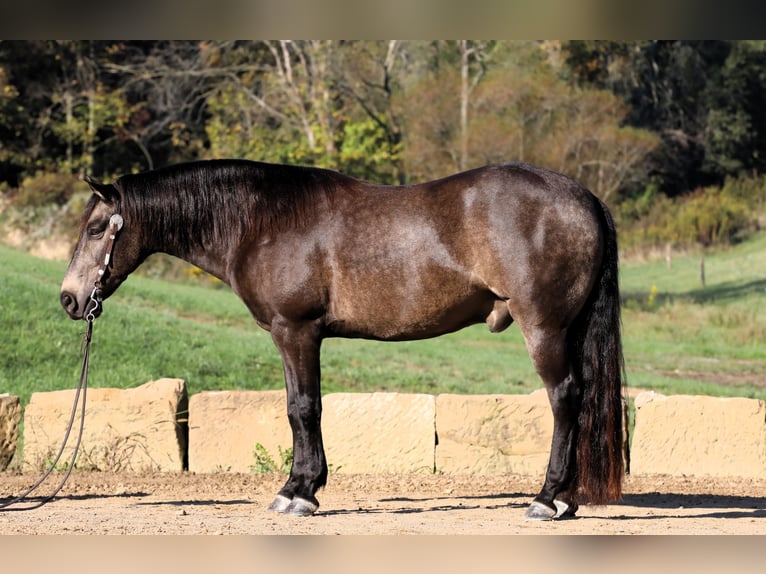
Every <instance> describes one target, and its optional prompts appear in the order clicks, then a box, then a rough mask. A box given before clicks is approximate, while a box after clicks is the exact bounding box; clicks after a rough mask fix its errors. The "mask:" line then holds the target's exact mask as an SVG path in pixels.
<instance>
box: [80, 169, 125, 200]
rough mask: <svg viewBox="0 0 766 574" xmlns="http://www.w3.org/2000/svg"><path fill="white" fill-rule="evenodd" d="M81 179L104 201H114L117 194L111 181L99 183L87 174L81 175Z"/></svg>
mask: <svg viewBox="0 0 766 574" xmlns="http://www.w3.org/2000/svg"><path fill="white" fill-rule="evenodd" d="M82 180H83V181H84V182H85V183H87V184H88V185H89V186H90V189H91V190H92V191H93V193H95V194H96V195H97V196H98V197H100V198H101V199H102V200H103V201H105V202H106V203H114V202H115V200H116V199H117V198H118V196H119V194H118V193H117V190H116V189H115V187H114V185H112V184H111V183H101V182H100V181H98V180H96V179H93V178H92V177H90V176H89V175H83V176H82Z"/></svg>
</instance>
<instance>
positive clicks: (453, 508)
mask: <svg viewBox="0 0 766 574" xmlns="http://www.w3.org/2000/svg"><path fill="white" fill-rule="evenodd" d="M36 478H37V476H36V475H33V474H31V473H27V474H19V473H12V472H4V473H0V501H2V500H3V499H7V498H9V497H10V496H11V495H13V494H17V493H19V492H21V491H23V490H24V489H25V488H26V487H27V486H29V485H30V484H32V483H33V482H34V481H35V479H36ZM54 478H56V477H54ZM283 480H284V477H281V476H274V475H254V474H223V473H222V474H194V473H182V474H151V475H137V474H127V473H122V474H111V473H102V472H84V471H83V472H80V471H78V472H75V473H73V474H72V476H71V477H70V480H69V482H68V483H67V485H66V486H65V487H64V489H63V490H62V492H61V493H60V494H59V496H58V497H57V498H56V499H55V500H54V501H53V502H51V503H49V504H47V505H45V506H43V507H42V508H39V509H35V510H31V511H28V512H0V534H2V535H6V534H142V535H143V534H257V535H270V534H365V535H366V534H384V535H406V534H438V535H443V534H447V535H457V534H460V535H463V534H474V535H475V534H535V535H542V534H545V535H549V534H554V535H564V534H766V478H764V479H763V480H746V479H735V478H732V479H710V478H705V479H700V478H691V477H684V478H677V477H669V476H653V477H628V478H627V479H626V485H625V489H624V490H625V495H624V500H623V501H622V502H621V503H619V504H614V505H608V506H601V507H598V506H596V507H594V506H582V507H581V508H580V510H579V511H578V515H577V517H576V518H575V519H572V520H564V521H556V522H553V523H550V522H549V523H536V522H526V521H525V520H524V511H525V509H526V506H527V504H529V502H530V501H531V499H532V497H533V496H534V494H535V492H536V491H537V489H538V488H539V486H540V485H539V483H538V482H537V481H533V480H530V479H529V478H521V477H501V476H462V475H447V474H435V475H395V476H379V475H376V476H372V475H345V474H333V475H330V480H329V484H328V486H327V488H325V489H324V490H323V491H320V493H319V500H320V503H321V507H320V509H319V511H318V512H317V514H316V515H315V516H313V517H310V518H296V517H291V516H283V515H278V514H274V513H272V512H268V511H267V510H266V507H267V506H268V504H269V503H270V502H271V499H272V498H273V496H274V494H275V493H276V492H277V490H278V489H279V487H280V486H281V484H282V482H283ZM52 484H53V483H51V488H52ZM41 494H42V493H41Z"/></svg>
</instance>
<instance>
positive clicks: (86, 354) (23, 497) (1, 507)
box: [0, 288, 96, 512]
mask: <svg viewBox="0 0 766 574" xmlns="http://www.w3.org/2000/svg"><path fill="white" fill-rule="evenodd" d="M95 296H96V289H95V288H94V290H93V293H92V294H91V299H92V300H94V301H95V300H96V299H95ZM94 318H95V317H94V316H93V312H91V313H90V314H89V315H88V317H87V319H86V320H87V321H88V326H87V329H86V331H85V337H84V339H83V347H84V349H83V358H82V370H81V371H80V382H79V383H78V385H77V392H76V393H75V396H74V404H73V405H72V413H71V415H70V416H69V424H68V425H67V429H66V433H65V434H64V440H63V442H62V443H61V448H59V452H58V454H57V455H56V458H55V460H54V461H53V462H52V463H51V465H50V468H48V470H47V471H46V472H45V473H44V474H43V475H42V476H41V477H40V478H38V479H37V482H35V483H34V484H33V485H32V486H30V487H29V488H28V489H27V490H26V491H25V492H23V493H22V494H20V495H18V496H16V497H14V498H12V499H11V500H9V501H7V502H3V503H2V504H0V511H9V512H10V511H18V510H34V509H35V508H40V507H41V506H43V505H44V504H46V503H48V502H50V501H51V500H52V499H53V497H55V496H56V495H57V494H58V493H59V492H60V491H61V489H62V488H64V483H66V481H67V480H68V479H69V475H70V474H72V469H73V468H74V463H75V460H76V459H77V454H78V452H79V450H80V443H81V442H82V433H83V429H84V428H85V398H86V395H87V391H88V363H89V362H90V341H91V337H92V335H93V320H94ZM81 393H82V403H81V414H80V430H79V432H78V433H77V443H75V445H74V450H73V452H72V459H71V460H70V461H69V465H68V466H67V470H66V473H65V474H64V477H63V478H62V479H61V481H60V482H59V484H58V486H56V488H55V490H54V491H53V492H52V493H51V494H49V495H48V496H45V497H42V498H39V499H37V500H34V501H33V500H31V499H29V495H30V494H32V493H33V492H34V491H35V490H37V488H38V487H39V486H40V485H41V484H42V483H43V482H45V481H46V480H48V477H49V476H50V475H51V473H52V472H53V471H54V469H55V468H56V465H57V464H58V462H59V460H60V459H61V457H62V456H63V455H64V449H65V448H66V445H67V442H69V435H70V434H71V432H72V428H73V427H74V421H75V418H76V416H77V405H78V403H79V402H80V394H81ZM22 502H32V504H30V505H28V506H19V507H16V506H14V505H17V504H19V503H22ZM12 506H13V508H11V507H12Z"/></svg>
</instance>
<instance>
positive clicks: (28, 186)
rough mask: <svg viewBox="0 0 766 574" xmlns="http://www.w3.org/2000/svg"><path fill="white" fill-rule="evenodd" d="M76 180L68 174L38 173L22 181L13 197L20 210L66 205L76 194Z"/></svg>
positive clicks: (54, 172)
mask: <svg viewBox="0 0 766 574" xmlns="http://www.w3.org/2000/svg"><path fill="white" fill-rule="evenodd" d="M75 182H76V179H75V178H74V176H72V174H71V173H67V172H63V173H62V172H56V171H48V172H37V173H35V174H34V175H32V176H29V177H26V178H24V179H23V180H22V182H21V185H20V186H19V188H18V189H17V190H16V191H15V193H13V194H12V195H11V198H12V200H13V203H14V204H15V205H16V206H17V207H20V208H25V207H40V206H42V205H47V204H51V203H52V204H55V205H59V206H60V205H64V204H65V203H66V202H67V201H68V200H69V199H70V198H71V197H72V195H73V193H74V184H75Z"/></svg>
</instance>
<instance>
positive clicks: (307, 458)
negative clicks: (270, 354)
mask: <svg viewBox="0 0 766 574" xmlns="http://www.w3.org/2000/svg"><path fill="white" fill-rule="evenodd" d="M271 335H272V338H273V340H274V343H275V344H276V346H277V348H278V349H279V352H280V353H281V354H282V364H283V366H284V371H285V383H286V385H287V416H288V419H289V420H290V428H291V429H292V433H293V464H292V467H291V468H290V477H289V478H288V479H287V482H286V483H285V485H284V486H283V487H282V489H281V490H280V491H279V494H277V497H276V498H275V499H274V501H273V502H272V503H271V505H270V506H269V510H273V511H275V512H284V513H286V514H293V515H297V516H310V515H312V514H314V512H316V510H317V508H319V501H318V500H317V499H316V496H315V494H316V491H317V490H319V488H321V487H322V486H324V485H325V484H326V482H327V461H326V459H325V454H324V447H323V445H322V428H321V418H322V397H321V394H320V368H319V349H320V345H321V337H320V336H319V330H318V329H317V327H316V325H315V324H314V323H294V322H290V321H275V322H274V324H272V329H271Z"/></svg>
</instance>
